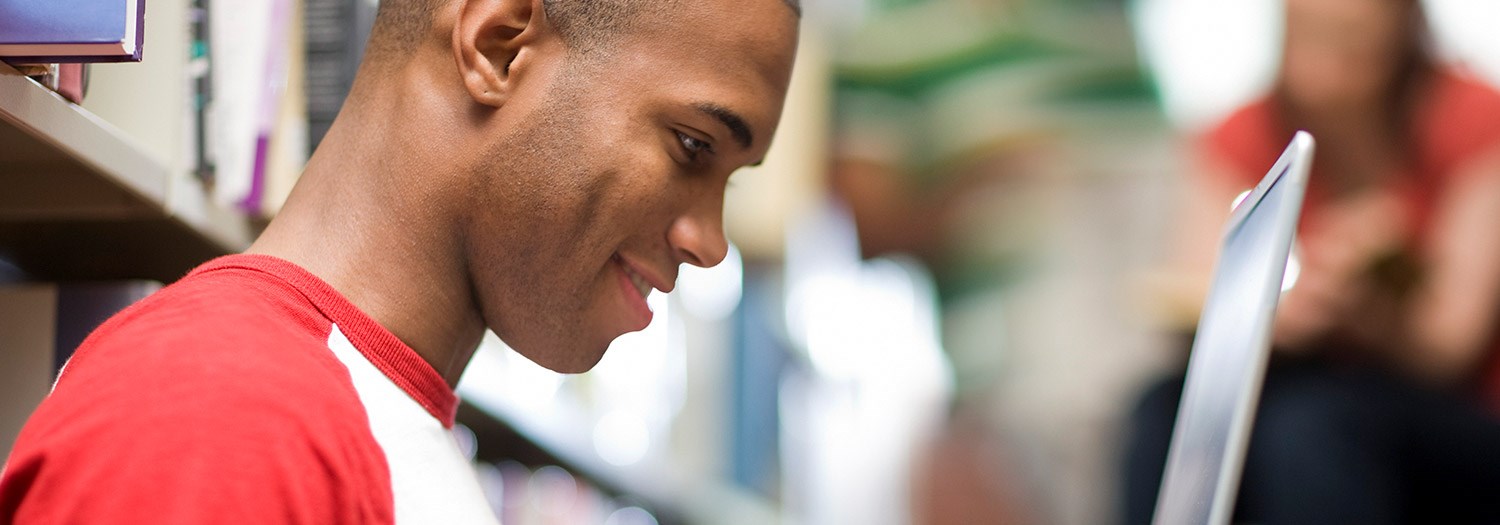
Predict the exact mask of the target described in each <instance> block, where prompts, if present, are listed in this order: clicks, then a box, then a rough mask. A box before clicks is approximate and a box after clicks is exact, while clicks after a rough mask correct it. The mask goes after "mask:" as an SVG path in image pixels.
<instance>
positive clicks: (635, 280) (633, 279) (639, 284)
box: [615, 254, 653, 299]
mask: <svg viewBox="0 0 1500 525" xmlns="http://www.w3.org/2000/svg"><path fill="white" fill-rule="evenodd" d="M615 262H616V263H619V265H620V269H622V270H625V276H626V277H629V278H630V284H632V285H635V291H636V293H639V294H641V298H642V299H645V298H646V296H648V295H651V290H653V288H652V287H651V283H649V282H647V281H646V278H645V277H641V274H638V273H635V271H634V270H631V269H630V265H628V264H625V261H624V260H623V259H621V258H620V256H619V255H618V254H617V255H615Z"/></svg>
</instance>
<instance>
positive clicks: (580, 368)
mask: <svg viewBox="0 0 1500 525" xmlns="http://www.w3.org/2000/svg"><path fill="white" fill-rule="evenodd" d="M512 348H513V349H514V350H515V351H516V353H518V354H521V355H522V356H523V357H525V358H527V359H530V360H531V362H533V363H536V364H538V365H540V366H541V367H542V368H546V369H548V370H551V371H553V372H557V373H559V374H582V373H584V372H587V371H589V370H593V369H594V366H595V365H598V364H599V360H600V359H603V358H604V352H605V350H608V349H609V343H605V344H603V345H594V344H579V345H575V346H571V347H561V346H547V347H545V348H520V347H512Z"/></svg>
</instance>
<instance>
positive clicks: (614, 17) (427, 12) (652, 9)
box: [369, 0, 802, 55]
mask: <svg viewBox="0 0 1500 525" xmlns="http://www.w3.org/2000/svg"><path fill="white" fill-rule="evenodd" d="M449 1H450V0H380V8H379V10H378V11H376V14H375V27H374V29H373V30H371V32H370V43H369V47H370V49H369V51H370V52H371V53H370V54H381V55H384V54H391V55H396V54H407V53H410V52H411V50H412V49H415V48H416V45H417V43H418V42H420V41H421V39H422V34H423V33H425V32H426V31H428V30H429V29H430V28H431V27H432V18H433V14H434V13H435V12H437V9H438V8H439V7H442V6H443V5H444V4H446V3H448V2H449ZM681 1H682V0H542V9H543V11H544V12H545V13H546V15H547V19H548V20H550V21H551V22H552V25H553V26H555V27H557V31H558V34H559V36H561V37H562V39H563V41H564V42H565V43H567V44H568V45H569V46H572V47H574V48H577V49H578V50H580V51H583V52H587V51H591V50H594V49H597V48H599V47H600V46H601V45H602V44H605V43H608V42H609V41H610V38H611V37H613V36H616V35H619V34H621V33H624V32H628V30H629V29H630V27H631V25H632V24H633V23H635V22H636V21H638V20H640V19H641V18H642V16H643V15H648V14H652V13H664V12H666V11H667V10H669V9H671V8H672V6H674V5H677V4H678V3H679V2H681ZM782 2H784V3H785V4H786V5H787V7H790V8H791V9H792V11H793V12H794V13H796V14H797V16H798V17H800V16H802V2H801V0H782Z"/></svg>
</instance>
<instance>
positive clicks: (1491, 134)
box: [1416, 72, 1500, 176]
mask: <svg viewBox="0 0 1500 525" xmlns="http://www.w3.org/2000/svg"><path fill="white" fill-rule="evenodd" d="M1432 90H1433V96H1431V97H1429V98H1428V99H1427V100H1428V101H1427V103H1426V105H1425V106H1424V107H1423V108H1422V111H1421V112H1420V113H1419V116H1418V121H1417V122H1416V126H1417V130H1418V134H1417V140H1418V141H1419V144H1420V146H1421V147H1420V148H1419V149H1418V151H1419V152H1420V155H1421V158H1420V159H1418V163H1419V165H1420V166H1421V167H1422V168H1423V169H1424V171H1425V172H1427V173H1431V174H1434V175H1437V176H1449V175H1454V174H1457V173H1458V172H1460V171H1461V168H1462V167H1463V163H1464V162H1467V161H1469V160H1472V159H1474V158H1475V157H1478V156H1480V155H1483V154H1485V153H1489V152H1491V151H1493V150H1494V149H1495V148H1497V147H1500V91H1496V90H1495V88H1493V87H1490V86H1489V85H1487V84H1485V83H1483V82H1480V81H1478V80H1475V79H1473V78H1471V77H1468V76H1466V75H1463V74H1460V73H1457V72H1442V73H1439V74H1438V75H1437V78H1436V80H1435V82H1434V83H1433V88H1432Z"/></svg>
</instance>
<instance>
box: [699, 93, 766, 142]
mask: <svg viewBox="0 0 1500 525" xmlns="http://www.w3.org/2000/svg"><path fill="white" fill-rule="evenodd" d="M693 107H694V108H697V109H698V111H700V112H703V113H705V114H708V115H709V116H712V117H713V118H716V119H719V122H722V123H723V124H724V127H726V128H729V133H730V134H731V135H734V140H735V141H736V142H739V143H740V147H742V148H749V147H750V145H751V144H754V143H755V133H753V132H751V131H750V125H749V124H746V123H745V119H744V117H741V116H739V114H738V113H735V112H733V111H730V110H729V108H726V107H724V106H720V105H718V104H713V103H709V102H699V103H697V104H693Z"/></svg>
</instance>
